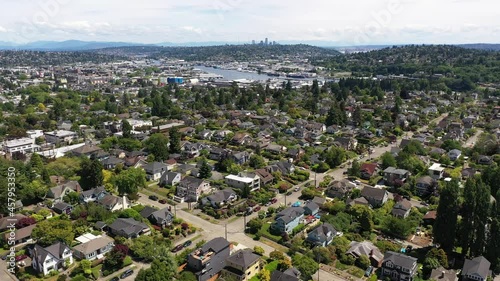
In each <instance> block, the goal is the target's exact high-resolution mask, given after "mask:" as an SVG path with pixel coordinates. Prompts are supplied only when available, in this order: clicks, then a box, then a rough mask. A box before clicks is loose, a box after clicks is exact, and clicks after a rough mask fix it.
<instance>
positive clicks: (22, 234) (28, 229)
mask: <svg viewBox="0 0 500 281" xmlns="http://www.w3.org/2000/svg"><path fill="white" fill-rule="evenodd" d="M35 227H36V223H35V224H32V225H28V226H25V227H23V228H20V229H18V230H16V231H15V232H14V236H11V232H10V231H7V232H5V233H4V234H3V239H4V241H5V243H6V244H7V243H8V242H9V241H13V242H14V243H15V245H19V244H22V243H30V242H33V239H32V238H31V234H32V233H33V229H35ZM12 238H14V239H12ZM10 243H12V242H10Z"/></svg>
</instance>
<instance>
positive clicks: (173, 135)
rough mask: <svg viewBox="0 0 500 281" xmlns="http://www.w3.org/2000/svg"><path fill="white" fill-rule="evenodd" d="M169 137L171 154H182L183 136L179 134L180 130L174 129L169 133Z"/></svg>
mask: <svg viewBox="0 0 500 281" xmlns="http://www.w3.org/2000/svg"><path fill="white" fill-rule="evenodd" d="M168 136H169V138H170V147H169V151H170V153H180V152H181V134H180V133H179V129H177V128H175V127H174V128H172V129H171V130H170V131H169V132H168Z"/></svg>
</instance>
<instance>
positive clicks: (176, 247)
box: [172, 244, 184, 253]
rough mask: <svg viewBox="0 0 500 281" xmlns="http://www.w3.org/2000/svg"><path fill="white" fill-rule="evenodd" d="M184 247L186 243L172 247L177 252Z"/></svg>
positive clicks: (173, 251)
mask: <svg viewBox="0 0 500 281" xmlns="http://www.w3.org/2000/svg"><path fill="white" fill-rule="evenodd" d="M182 249H184V245H182V244H179V245H177V246H175V247H174V248H173V249H172V253H177V252H179V251H180V250H182Z"/></svg>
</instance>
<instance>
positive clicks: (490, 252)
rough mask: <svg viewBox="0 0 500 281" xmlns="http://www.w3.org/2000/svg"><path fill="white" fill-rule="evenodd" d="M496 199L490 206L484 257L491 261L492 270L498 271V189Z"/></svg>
mask: <svg viewBox="0 0 500 281" xmlns="http://www.w3.org/2000/svg"><path fill="white" fill-rule="evenodd" d="M495 199H496V201H495V203H494V204H493V206H492V208H491V224H490V228H489V232H488V234H489V235H488V247H487V249H486V254H485V256H486V258H487V259H488V260H489V261H490V262H491V268H492V270H493V271H494V272H500V255H499V253H500V190H499V191H498V192H497V194H496V197H495Z"/></svg>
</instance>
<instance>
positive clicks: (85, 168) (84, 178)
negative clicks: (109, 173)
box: [78, 158, 104, 190]
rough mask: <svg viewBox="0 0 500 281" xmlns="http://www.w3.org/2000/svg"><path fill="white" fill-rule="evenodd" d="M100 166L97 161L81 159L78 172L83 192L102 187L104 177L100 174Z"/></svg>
mask: <svg viewBox="0 0 500 281" xmlns="http://www.w3.org/2000/svg"><path fill="white" fill-rule="evenodd" d="M102 169H103V167H102V164H101V162H99V160H97V159H95V158H94V159H88V158H83V161H82V164H81V169H80V171H79V172H78V175H79V176H80V185H81V187H82V188H83V189H84V190H88V189H91V188H95V187H98V186H101V185H102V182H103V180H104V176H103V174H102Z"/></svg>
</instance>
